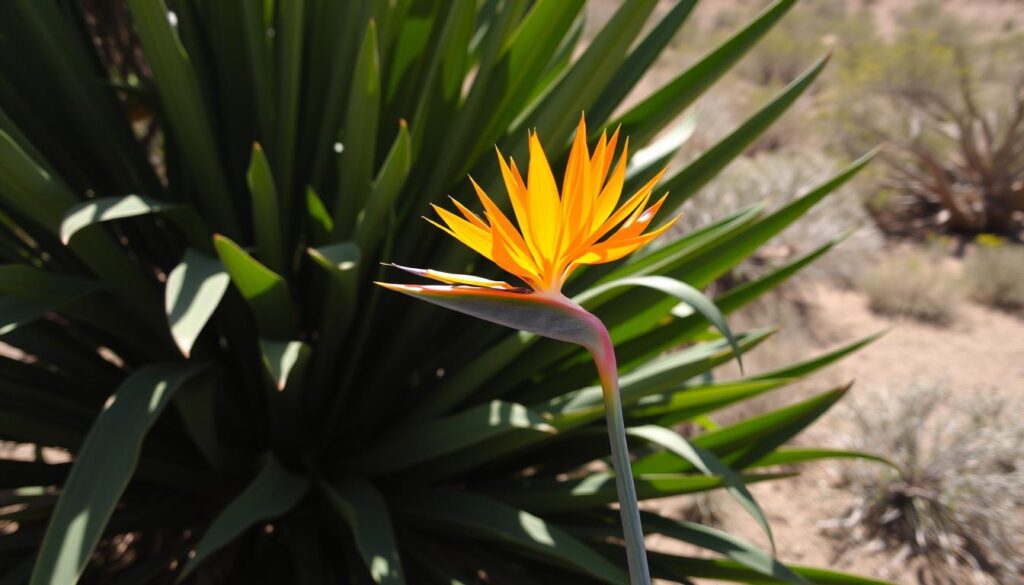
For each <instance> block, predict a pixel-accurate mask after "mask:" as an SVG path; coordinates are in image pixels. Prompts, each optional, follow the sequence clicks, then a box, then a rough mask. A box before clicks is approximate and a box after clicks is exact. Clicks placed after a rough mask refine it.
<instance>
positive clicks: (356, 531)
mask: <svg viewBox="0 0 1024 585" xmlns="http://www.w3.org/2000/svg"><path fill="white" fill-rule="evenodd" d="M320 489H321V490H322V491H323V492H324V494H325V495H326V496H327V501H328V502H330V503H331V507H333V508H334V510H335V511H337V512H338V514H339V515H340V516H341V518H342V520H343V521H344V522H345V524H346V525H347V526H348V529H349V530H350V531H351V532H352V536H353V538H355V541H356V547H357V548H358V549H359V554H360V556H362V557H363V562H364V563H366V568H367V570H369V572H370V577H371V578H373V580H374V582H376V583H381V584H384V585H402V584H403V583H405V578H404V577H403V575H402V572H403V571H402V562H401V560H400V559H399V558H398V543H397V541H396V540H395V535H394V531H393V530H392V528H391V514H390V513H389V512H388V505H387V502H386V501H385V500H384V498H383V497H382V496H381V494H380V493H379V492H378V491H377V490H376V489H375V488H374V487H373V485H372V484H371V483H370V482H368V481H366V480H365V479H363V478H360V477H354V476H353V477H347V478H344V479H342V480H340V481H338V482H336V483H335V484H333V485H332V484H327V483H324V482H321V483H320Z"/></svg>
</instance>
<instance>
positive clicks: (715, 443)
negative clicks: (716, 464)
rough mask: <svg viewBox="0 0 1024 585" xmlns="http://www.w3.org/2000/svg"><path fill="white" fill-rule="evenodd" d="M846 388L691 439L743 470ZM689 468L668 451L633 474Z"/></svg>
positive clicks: (812, 418) (807, 422) (649, 458)
mask: <svg viewBox="0 0 1024 585" xmlns="http://www.w3.org/2000/svg"><path fill="white" fill-rule="evenodd" d="M848 389H849V387H848V386H845V387H840V388H836V389H834V390H830V391H828V392H823V393H821V394H819V395H817V396H814V397H812V398H809V399H807V400H804V401H802V402H798V403H796V404H793V405H790V406H786V407H783V408H780V409H777V410H773V411H771V412H767V413H765V414H761V415H758V416H755V417H751V418H748V419H746V420H742V421H740V422H737V423H734V424H732V425H729V426H725V427H721V428H719V429H716V430H713V431H710V432H708V433H705V434H703V435H701V436H699V437H697V438H695V439H693V443H694V444H695V445H697V446H699V447H701V448H703V449H707V450H709V451H711V452H713V453H715V454H716V455H718V456H719V457H721V458H722V459H723V460H724V461H725V462H726V463H728V464H729V465H730V466H731V467H733V468H734V469H742V468H744V467H746V466H747V465H750V464H751V463H753V462H755V461H757V460H759V459H761V458H762V457H764V456H766V455H768V454H769V453H771V451H772V450H774V449H775V448H776V447H779V446H780V445H782V444H783V443H785V442H786V441H788V440H789V439H791V438H792V437H793V436H795V435H796V434H797V433H799V432H800V431H802V430H803V429H805V428H806V427H807V426H808V425H810V424H811V423H812V422H814V421H815V420H817V418H818V417H820V416H821V415H822V414H824V413H825V412H826V411H827V410H828V409H829V408H831V407H832V406H833V405H834V404H835V403H836V402H838V401H839V399H840V398H842V397H843V396H844V395H845V394H846V391H847V390H848ZM690 468H691V464H690V463H689V462H688V461H686V460H684V459H682V458H680V457H679V456H677V455H675V454H670V453H668V452H660V453H655V454H653V455H648V456H647V457H644V458H642V459H640V460H639V461H637V462H636V464H635V465H634V467H633V469H634V470H636V473H649V472H659V473H664V472H666V471H671V472H678V471H684V470H687V469H690Z"/></svg>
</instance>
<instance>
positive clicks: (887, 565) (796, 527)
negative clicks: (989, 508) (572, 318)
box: [651, 283, 1024, 585]
mask: <svg viewBox="0 0 1024 585" xmlns="http://www.w3.org/2000/svg"><path fill="white" fill-rule="evenodd" d="M801 296H802V297H803V298H804V299H805V301H806V303H807V305H806V307H805V311H804V312H803V316H802V317H801V318H800V319H797V318H796V317H793V318H791V319H790V321H791V322H786V319H783V320H782V322H781V323H780V325H781V326H782V329H783V330H787V329H789V330H790V331H794V330H795V331H796V333H793V334H790V335H789V336H788V337H785V338H783V339H780V340H778V342H777V344H776V346H775V347H773V346H771V345H769V346H767V347H765V348H764V355H762V356H758V355H757V353H756V352H755V354H753V355H752V357H753V358H754V359H753V360H752V361H753V364H752V366H753V367H752V369H753V370H754V371H757V370H764V369H767V368H770V367H773V366H775V365H777V363H780V362H785V361H790V360H792V359H796V358H797V357H807V356H810V355H813V354H815V353H819V352H822V351H826V350H828V349H831V348H833V347H837V346H839V345H841V344H843V343H847V342H850V341H853V340H856V339H858V338H861V337H864V336H867V335H870V334H872V333H875V332H878V331H882V330H886V329H888V330H889V331H888V333H887V334H886V335H885V336H884V337H883V338H881V339H879V340H878V341H876V342H875V343H874V344H872V345H870V346H868V347H867V348H865V349H863V350H861V351H860V352H859V353H856V354H854V355H853V356H850V357H848V358H847V359H845V360H843V361H841V362H839V363H837V364H835V365H833V366H830V367H829V368H828V369H826V370H824V371H822V372H820V373H818V374H816V375H814V376H812V377H811V378H809V379H808V380H807V381H805V382H802V383H801V384H799V385H797V386H795V387H793V388H790V389H787V390H784V391H783V394H781V395H779V396H776V397H773V398H772V399H771V400H772V402H771V403H770V404H761V405H758V406H755V407H753V408H754V409H755V411H758V410H763V409H765V408H768V407H770V406H781V405H782V404H783V403H789V402H792V401H796V400H798V399H800V398H803V397H806V396H808V395H809V394H810V393H812V392H820V391H822V390H825V389H827V388H830V387H833V386H836V385H839V384H844V383H847V382H849V381H851V380H852V381H854V382H855V384H854V387H853V391H852V395H851V396H848V397H847V399H850V398H855V399H857V400H886V399H887V398H888V397H891V396H892V395H893V394H894V393H896V392H900V391H903V390H905V389H906V388H908V387H909V386H910V385H912V384H914V383H920V382H934V383H938V384H943V385H945V386H946V387H948V388H949V389H950V390H951V391H952V392H954V393H958V392H974V391H991V392H1000V393H1005V394H1006V395H1007V396H1014V395H1015V396H1018V397H1019V396H1021V395H1024V318H1021V317H1020V316H1015V315H1011V314H1007V313H1004V312H1000V311H996V310H992V309H989V308H986V307H983V306H979V305H976V304H973V303H968V302H964V303H963V304H962V306H960V308H959V311H958V313H957V317H956V320H955V321H954V322H953V323H952V324H951V325H950V326H948V327H944V328H943V327H936V326H932V325H928V324H924V323H918V322H915V321H911V320H892V319H887V318H884V317H880V316H878V315H875V314H873V313H872V312H871V311H870V310H869V309H868V306H867V299H866V298H865V297H864V295H862V294H861V293H859V292H857V291H854V290H845V289H839V288H836V287H833V286H829V285H826V284H821V283H817V284H810V283H809V284H808V285H806V288H805V291H804V292H803V293H802V294H801ZM791 314H793V315H795V313H791ZM741 318H742V317H741ZM747 408H750V407H749V406H748V407H747ZM750 414H753V412H749V411H745V412H744V416H749V415H750ZM737 416H738V415H737ZM842 417H843V412H842V410H841V409H836V410H834V411H833V412H831V413H829V414H828V415H826V416H825V417H824V418H823V419H822V420H820V421H818V422H817V423H816V424H815V425H814V426H813V427H811V428H810V429H809V430H808V431H807V432H806V433H805V434H804V435H802V436H800V437H797V439H796V442H797V443H805V444H809V445H810V444H813V445H818V446H821V445H832V446H838V445H835V443H836V438H835V437H836V432H835V431H836V429H838V428H843V427H846V426H847V425H846V424H845V421H844V420H843V419H842ZM838 465H839V464H837V463H832V462H824V463H818V464H808V465H805V466H804V468H803V471H802V473H801V475H800V476H799V477H797V478H794V479H791V480H785V481H779V482H773V483H767V484H761V485H755V486H752V487H751V491H752V493H753V494H754V495H755V497H756V498H757V499H758V501H759V503H760V504H761V506H762V507H763V508H764V510H765V511H766V513H767V515H768V517H769V521H770V523H771V525H772V528H773V531H774V533H775V540H776V542H777V544H778V557H779V558H780V559H781V560H783V561H785V562H787V563H795V564H804V565H812V566H817V567H829V568H833V569H836V570H842V571H849V572H853V573H857V574H861V575H867V576H872V577H877V578H883V579H889V580H892V581H893V582H896V583H900V584H907V585H911V584H913V585H917V584H940V583H948V584H955V583H969V581H967V580H965V579H966V577H965V576H963V575H960V576H952V575H951V574H950V571H949V570H948V569H943V568H941V567H940V568H939V570H938V571H934V570H932V569H930V568H929V567H927V566H926V564H925V563H923V562H921V561H920V560H910V561H909V562H904V561H903V560H901V559H895V558H894V554H893V553H894V551H888V550H867V549H855V550H846V549H844V548H843V547H842V545H840V544H839V543H838V542H837V541H836V540H835V539H833V538H831V537H830V536H829V535H828V534H826V530H825V527H824V525H825V523H827V522H828V521H830V520H834V519H836V518H837V517H839V516H841V515H842V513H843V511H844V510H845V509H847V508H848V507H849V506H850V505H851V503H852V501H853V500H852V497H851V495H850V494H849V493H848V492H847V491H845V490H844V489H843V488H842V487H840V485H839V479H840V474H839V468H838ZM712 497H713V498H717V499H715V500H714V503H715V504H716V505H714V506H713V509H714V510H715V511H716V513H720V514H721V517H720V518H718V519H717V522H716V525H717V526H718V527H719V528H722V529H724V530H726V531H728V532H730V533H734V534H737V535H740V536H743V537H745V538H747V539H749V540H751V541H754V542H756V543H758V544H759V545H761V546H764V547H767V545H768V543H767V540H766V539H765V537H764V535H763V534H762V533H761V531H760V529H759V528H758V527H757V526H756V525H754V524H753V522H752V521H751V520H750V519H749V517H748V516H747V515H746V514H745V513H744V512H743V511H742V510H741V509H740V508H739V507H738V506H737V505H736V504H735V503H734V502H732V501H731V500H729V499H728V498H727V497H724V496H718V495H716V496H712ZM692 505H693V500H692V499H691V498H688V497H681V498H673V499H666V500H662V501H660V502H658V503H657V504H655V507H656V508H658V509H659V510H663V511H667V512H671V513H675V514H681V513H683V512H684V511H685V510H688V509H690V508H691V507H692ZM651 544H652V547H664V546H668V545H666V543H665V542H663V541H661V542H659V541H658V540H657V539H655V540H654V541H653V542H652V543H651ZM669 548H670V549H671V546H669ZM676 550H678V549H676ZM689 552H692V551H689ZM1007 585H1011V584H1010V583H1007Z"/></svg>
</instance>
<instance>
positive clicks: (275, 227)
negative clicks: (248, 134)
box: [245, 143, 288, 274]
mask: <svg viewBox="0 0 1024 585" xmlns="http://www.w3.org/2000/svg"><path fill="white" fill-rule="evenodd" d="M245 179H246V182H247V183H248V184H249V194H250V196H251V197H252V224H253V233H254V234H255V237H256V250H257V252H258V255H259V257H260V258H261V259H262V260H263V263H264V264H266V265H267V268H270V269H271V270H273V271H275V272H277V273H278V274H285V273H286V271H287V268H288V262H287V256H286V254H285V245H284V238H285V237H286V234H285V233H284V232H283V225H287V221H283V218H282V216H281V214H282V213H283V210H284V208H283V205H282V200H281V198H280V196H279V195H278V190H277V186H276V185H275V184H274V175H273V174H271V172H270V162H268V161H267V155H266V154H264V153H263V149H262V148H261V147H260V145H259V143H254V144H253V145H252V158H251V159H250V160H249V170H248V172H247V173H246V175H245Z"/></svg>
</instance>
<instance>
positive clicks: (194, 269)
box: [164, 248, 231, 358]
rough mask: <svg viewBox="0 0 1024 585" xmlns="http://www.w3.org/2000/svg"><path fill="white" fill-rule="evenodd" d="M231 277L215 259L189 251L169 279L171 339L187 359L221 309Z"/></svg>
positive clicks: (167, 306) (166, 299)
mask: <svg viewBox="0 0 1024 585" xmlns="http://www.w3.org/2000/svg"><path fill="white" fill-rule="evenodd" d="M230 281H231V277H230V276H229V275H228V273H227V272H226V271H225V270H224V266H223V265H222V264H221V263H220V262H219V261H217V260H216V259H214V258H210V257H209V256H207V255H206V254H203V253H202V252H199V251H197V250H194V249H192V248H189V249H188V250H187V251H186V252H185V257H184V258H182V259H181V262H180V263H179V264H178V265H177V266H175V267H174V269H173V270H171V273H170V274H169V275H168V276H167V288H166V289H165V292H164V307H165V309H166V312H167V323H168V324H169V325H170V327H171V337H173V338H174V342H175V343H176V344H177V345H178V349H179V350H181V353H182V355H184V356H185V357H186V358H187V357H188V356H189V354H190V353H191V352H192V347H193V346H194V345H195V343H196V339H198V338H199V334H200V333H201V332H202V331H203V328H204V327H206V323H207V322H208V321H209V320H210V317H212V316H213V313H214V312H215V311H216V310H217V307H218V306H219V305H220V301H221V299H222V298H223V297H224V293H225V292H226V291H227V289H228V284H229V283H230Z"/></svg>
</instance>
